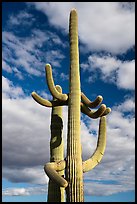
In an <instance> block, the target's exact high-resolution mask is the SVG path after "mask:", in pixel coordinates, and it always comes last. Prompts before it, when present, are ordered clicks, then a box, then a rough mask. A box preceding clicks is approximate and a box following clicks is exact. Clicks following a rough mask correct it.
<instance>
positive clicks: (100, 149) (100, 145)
mask: <svg viewBox="0 0 137 204" xmlns="http://www.w3.org/2000/svg"><path fill="white" fill-rule="evenodd" d="M105 147H106V117H105V116H103V117H101V118H100V124H99V136H98V142H97V148H96V150H95V152H94V153H93V155H92V156H91V157H90V158H89V159H88V160H86V161H84V162H83V172H87V171H90V170H91V169H93V168H94V167H95V166H96V165H97V164H98V163H99V162H100V161H101V159H102V157H103V155H104V152H105Z"/></svg>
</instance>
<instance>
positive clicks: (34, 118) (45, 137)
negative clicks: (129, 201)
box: [2, 77, 135, 195]
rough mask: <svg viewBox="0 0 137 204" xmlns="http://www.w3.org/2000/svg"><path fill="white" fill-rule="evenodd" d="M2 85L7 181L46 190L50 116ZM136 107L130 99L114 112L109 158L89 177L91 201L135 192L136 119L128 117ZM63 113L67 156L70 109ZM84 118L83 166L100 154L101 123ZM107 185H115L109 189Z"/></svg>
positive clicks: (109, 129) (109, 124) (109, 130)
mask: <svg viewBox="0 0 137 204" xmlns="http://www.w3.org/2000/svg"><path fill="white" fill-rule="evenodd" d="M3 80H4V83H3V84H4V86H3V92H4V93H6V96H5V94H4V95H3V105H2V109H3V110H2V111H3V113H2V126H3V128H2V151H3V154H2V156H3V159H2V162H3V172H2V174H3V177H4V178H7V179H8V180H9V181H12V182H26V183H32V184H41V185H43V184H47V182H48V178H47V176H46V175H45V173H44V171H43V166H44V164H45V163H46V162H48V161H49V142H50V114H51V111H50V109H49V108H45V107H42V106H40V105H39V104H37V103H35V101H33V99H32V98H30V97H22V98H21V97H20V94H19V93H18V91H17V92H16V88H18V87H14V86H13V84H12V83H11V81H9V80H7V79H6V78H4V77H3ZM11 90H12V91H13V92H16V93H18V94H16V98H12V97H11V96H10V91H11ZM8 93H9V94H8ZM122 106H123V107H124V108H123V109H122ZM134 106H135V103H134V100H133V99H132V98H131V99H130V100H129V99H126V100H125V101H124V102H123V103H121V104H119V105H116V106H114V107H112V113H110V114H109V116H108V117H107V147H106V151H105V155H104V157H103V159H102V161H101V164H99V165H98V166H96V168H94V169H93V170H92V171H90V172H87V173H85V174H84V179H85V183H84V186H85V187H84V188H85V194H86V195H87V194H94V195H110V194H113V193H117V192H122V191H123V192H124V191H128V190H134V173H135V164H134V161H135V139H134V137H135V131H134V130H135V118H134V116H132V117H131V116H130V117H129V115H125V114H124V113H126V112H127V111H130V112H131V111H133V110H134ZM63 110H64V112H63V115H64V116H63V117H64V132H63V137H64V140H65V154H66V137H67V107H64V108H63ZM85 117H86V118H84V117H83V116H82V120H81V142H82V151H83V152H82V157H83V160H85V159H88V158H89V157H90V156H91V155H92V153H93V152H94V150H95V148H96V144H97V135H98V125H99V120H91V119H89V118H88V117H87V116H85ZM84 121H86V123H85V122H84ZM20 175H22V176H20ZM93 178H94V180H93ZM86 180H88V182H86ZM89 181H90V182H89ZM103 181H104V182H108V183H109V182H110V181H111V182H112V183H111V184H109V185H108V184H106V185H105V183H103ZM117 182H118V183H117ZM104 189H106V191H107V193H106V191H105V190H104ZM6 192H7V194H8V189H7V190H5V194H6ZM25 192H26V190H25ZM25 192H24V191H22V193H25ZM27 192H28V191H27ZM29 193H31V191H29ZM15 194H20V193H19V192H18V193H15Z"/></svg>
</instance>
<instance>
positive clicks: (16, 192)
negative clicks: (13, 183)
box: [2, 186, 47, 196]
mask: <svg viewBox="0 0 137 204" xmlns="http://www.w3.org/2000/svg"><path fill="white" fill-rule="evenodd" d="M46 193H47V190H46V188H45V186H41V187H26V188H6V189H4V190H3V191H2V195H3V196H27V195H40V194H46Z"/></svg>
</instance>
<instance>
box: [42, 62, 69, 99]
mask: <svg viewBox="0 0 137 204" xmlns="http://www.w3.org/2000/svg"><path fill="white" fill-rule="evenodd" d="M45 71H46V79H47V84H48V88H49V91H50V93H51V94H52V96H53V97H54V98H57V99H59V100H62V101H66V100H67V99H68V95H67V94H62V93H59V92H58V91H57V89H56V88H55V85H54V80H53V76H52V68H51V65H50V64H46V67H45Z"/></svg>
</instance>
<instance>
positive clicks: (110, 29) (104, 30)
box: [2, 2, 135, 202]
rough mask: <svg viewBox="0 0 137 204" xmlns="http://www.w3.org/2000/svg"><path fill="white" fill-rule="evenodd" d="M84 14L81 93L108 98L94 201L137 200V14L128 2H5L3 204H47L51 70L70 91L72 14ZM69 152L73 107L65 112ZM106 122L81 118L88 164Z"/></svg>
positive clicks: (87, 186) (93, 175)
mask: <svg viewBox="0 0 137 204" xmlns="http://www.w3.org/2000/svg"><path fill="white" fill-rule="evenodd" d="M72 8H76V9H77V12H78V20H79V21H78V26H79V27H78V29H79V55H80V75H81V90H82V91H83V92H84V93H85V94H86V96H87V97H88V98H89V99H90V100H94V99H95V98H96V97H97V96H98V95H102V96H103V103H104V104H106V105H107V106H108V107H110V108H111V109H112V111H111V113H110V114H109V115H108V116H107V146H106V150H105V154H104V157H103V159H102V161H101V163H100V164H99V165H98V166H96V167H95V168H94V169H93V170H92V171H89V172H87V173H85V174H84V195H85V202H86V201H91V202H92V201H94V202H99V201H102V202H112V201H113V202H122V201H124V202H134V201H135V163H134V162H135V116H134V113H135V100H134V94H135V92H134V91H135V11H134V4H133V3H127V2H122V3H118V2H102V3H101V2H99V3H97V2H85V3H84V2H82V3H80V2H57V3H55V2H48V3H45V2H32V3H23V2H10V3H8V2H3V3H2V127H3V128H2V131H3V132H2V151H3V154H2V156H3V158H2V163H3V168H2V176H3V179H2V186H3V192H2V194H3V196H2V199H3V202H22V201H24V202H35V201H36V202H46V200H47V188H48V177H47V176H46V175H45V173H44V171H43V166H44V164H45V163H46V162H48V161H49V158H50V155H49V142H50V128H49V127H50V114H51V109H50V108H45V107H42V106H40V105H39V104H37V103H36V102H35V101H34V100H33V99H32V97H31V92H32V91H36V92H37V93H38V94H39V95H41V96H42V97H43V98H45V99H51V98H52V97H51V95H50V92H49V90H48V87H47V83H46V80H45V64H46V63H50V64H51V65H52V68H53V77H54V81H55V84H59V85H61V86H62V89H63V93H68V91H69V81H68V79H69V38H68V28H69V24H68V23H69V22H68V21H69V13H70V10H71V9H72ZM63 116H64V121H63V124H64V130H63V135H64V141H65V154H66V135H67V107H65V106H64V107H63ZM98 125H99V120H98V119H96V120H95V119H91V118H88V117H87V116H85V115H83V114H81V142H82V150H83V153H82V158H83V160H85V159H88V158H89V157H90V156H91V154H92V153H93V152H94V150H95V148H96V143H97V136H98Z"/></svg>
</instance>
